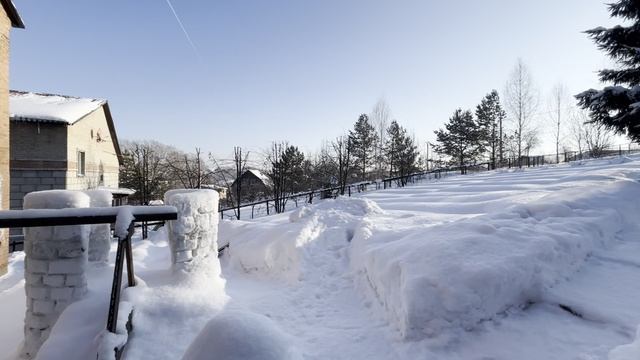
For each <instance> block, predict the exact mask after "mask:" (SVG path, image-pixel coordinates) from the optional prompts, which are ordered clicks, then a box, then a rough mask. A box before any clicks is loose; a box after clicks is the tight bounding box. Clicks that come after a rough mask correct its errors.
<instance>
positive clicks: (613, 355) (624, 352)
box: [609, 327, 640, 360]
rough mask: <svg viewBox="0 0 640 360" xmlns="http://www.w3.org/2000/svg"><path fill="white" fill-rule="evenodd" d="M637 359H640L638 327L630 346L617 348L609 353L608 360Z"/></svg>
mask: <svg viewBox="0 0 640 360" xmlns="http://www.w3.org/2000/svg"><path fill="white" fill-rule="evenodd" d="M638 359H640V327H638V331H637V332H636V339H635V340H634V341H633V342H632V343H631V344H627V345H622V346H618V347H616V348H614V349H613V350H611V351H610V352H609V360H638Z"/></svg>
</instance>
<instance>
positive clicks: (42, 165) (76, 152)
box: [9, 91, 122, 209]
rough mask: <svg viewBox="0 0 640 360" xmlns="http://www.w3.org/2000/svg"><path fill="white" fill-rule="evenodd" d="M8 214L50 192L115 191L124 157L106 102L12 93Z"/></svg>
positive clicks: (10, 101)
mask: <svg viewBox="0 0 640 360" xmlns="http://www.w3.org/2000/svg"><path fill="white" fill-rule="evenodd" d="M9 104H10V119H11V121H10V133H11V135H10V139H11V140H10V143H11V151H10V158H11V159H10V167H11V197H10V200H11V209H21V208H22V199H23V197H24V195H25V194H26V193H28V192H31V191H38V190H50V189H69V190H84V189H93V188H106V189H113V190H114V191H113V192H114V193H115V195H119V192H118V191H117V190H116V189H117V188H118V174H119V168H120V164H121V163H122V154H121V153H120V146H119V144H118V137H117V136H116V131H115V127H114V125H113V119H112V117H111V112H110V110H109V104H108V103H107V101H105V100H99V99H87V98H79V97H72V96H64V95H54V94H40V93H31V92H23V91H11V92H10V96H9Z"/></svg>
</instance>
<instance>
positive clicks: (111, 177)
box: [67, 107, 119, 190]
mask: <svg viewBox="0 0 640 360" xmlns="http://www.w3.org/2000/svg"><path fill="white" fill-rule="evenodd" d="M67 129H68V135H67V142H68V143H67V162H68V172H67V189H70V190H84V189H91V188H95V187H96V186H98V185H99V184H98V182H99V174H100V165H101V164H102V170H103V174H104V186H107V187H112V188H117V187H118V172H119V164H118V156H117V155H116V150H115V147H114V145H113V141H112V139H111V134H110V133H109V126H108V125H107V117H106V115H105V112H104V109H103V108H102V107H100V108H98V109H96V110H95V111H94V112H92V113H91V114H89V115H87V116H86V117H84V118H83V119H81V120H79V121H77V122H76V123H75V124H73V125H71V126H69V127H68V128H67ZM78 151H84V153H85V175H84V176H78V171H77V169H78V162H77V158H78V154H77V153H78Z"/></svg>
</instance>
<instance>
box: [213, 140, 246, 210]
mask: <svg viewBox="0 0 640 360" xmlns="http://www.w3.org/2000/svg"><path fill="white" fill-rule="evenodd" d="M209 159H210V160H211V161H212V162H213V164H214V166H215V170H214V172H213V173H212V178H213V180H214V181H215V182H216V184H217V185H219V186H223V187H224V188H225V189H226V190H227V198H226V200H225V201H226V203H227V204H228V205H230V206H232V207H233V209H234V210H233V213H234V214H233V215H234V217H235V218H236V219H238V220H240V208H241V204H242V195H243V188H242V174H244V172H245V171H246V170H247V162H248V160H249V152H248V151H247V152H243V151H242V148H241V147H239V146H236V147H234V148H233V159H231V160H227V161H225V160H218V159H216V158H215V157H213V156H212V155H211V154H209Z"/></svg>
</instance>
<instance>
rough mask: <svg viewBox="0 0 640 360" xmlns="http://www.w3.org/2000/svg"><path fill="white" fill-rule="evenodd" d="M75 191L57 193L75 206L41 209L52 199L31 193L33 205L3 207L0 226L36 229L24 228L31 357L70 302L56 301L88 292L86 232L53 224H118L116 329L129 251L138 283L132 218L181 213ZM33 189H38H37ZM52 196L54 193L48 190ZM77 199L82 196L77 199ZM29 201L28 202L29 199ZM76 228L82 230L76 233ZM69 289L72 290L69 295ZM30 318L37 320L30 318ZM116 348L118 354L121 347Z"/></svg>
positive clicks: (112, 322)
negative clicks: (95, 204) (115, 203)
mask: <svg viewBox="0 0 640 360" xmlns="http://www.w3.org/2000/svg"><path fill="white" fill-rule="evenodd" d="M72 193H76V192H71V191H59V192H58V193H56V194H55V196H57V197H58V199H61V198H65V200H67V203H66V204H67V206H75V208H62V209H51V208H49V209H38V208H37V207H51V203H50V202H48V200H47V197H46V196H40V197H38V196H32V197H33V198H35V199H36V200H38V201H32V202H34V204H33V206H31V207H32V209H27V210H6V211H0V228H16V227H21V228H34V229H33V233H30V232H28V233H27V234H26V239H27V243H28V244H26V245H27V246H26V250H27V251H26V252H27V260H26V263H25V265H26V266H25V281H26V284H25V288H28V289H29V291H28V292H27V303H28V304H27V318H26V319H25V348H24V350H23V352H24V355H25V356H27V357H33V356H35V354H36V353H37V351H38V349H39V347H40V345H41V344H42V343H43V342H44V340H46V337H48V334H49V332H50V330H51V328H52V326H53V324H54V323H55V320H56V319H57V317H58V316H59V315H60V313H61V312H62V311H63V310H64V308H65V307H66V306H58V305H59V304H58V303H60V305H68V304H69V303H70V302H72V301H74V300H78V299H79V298H80V297H81V296H82V295H83V294H84V293H85V292H86V278H85V275H84V268H85V265H84V264H86V262H87V246H86V245H87V243H88V237H87V235H86V233H85V232H83V231H82V228H79V229H74V228H73V227H67V228H60V229H61V230H60V231H57V230H50V227H57V226H73V225H78V226H82V225H89V224H92V225H93V224H115V235H116V237H118V248H117V252H116V260H115V267H114V273H113V282H112V288H111V298H110V302H109V313H108V319H107V324H106V328H107V330H108V331H109V332H111V333H114V334H115V333H116V328H117V319H118V309H119V304H120V291H121V286H122V272H123V270H124V269H123V266H124V258H125V257H126V259H127V280H128V286H135V284H136V282H135V276H134V270H133V254H132V250H131V236H132V234H133V231H134V223H135V222H141V221H166V220H176V219H177V217H178V215H177V209H176V208H175V207H173V206H119V207H111V208H90V207H85V206H88V204H89V202H88V197H86V195H84V196H85V197H86V198H84V199H80V197H78V195H77V194H72ZM32 194H33V195H37V194H38V193H32ZM32 194H30V195H29V196H31V195H32ZM49 196H51V195H50V194H49ZM77 199H80V200H81V201H76V200H77ZM85 200H87V201H85ZM84 202H86V204H84ZM76 203H77V204H76ZM26 204H27V202H25V205H26ZM29 230H31V229H29ZM76 230H78V231H77V233H76ZM36 255H39V256H36ZM40 255H41V256H40ZM71 280H74V281H71ZM58 283H60V284H58ZM76 288H77V289H76ZM66 293H70V294H69V295H68V296H67V295H66ZM76 293H77V294H76ZM63 295H64V296H63ZM76 295H78V296H76ZM61 296H62V297H61ZM32 320H33V321H35V323H33V324H31V323H27V322H30V321H32ZM28 331H31V332H33V334H32V333H31V332H30V333H28V334H27V332H28ZM30 337H31V340H30ZM27 342H29V344H27ZM113 350H114V351H115V355H116V358H118V357H119V355H120V354H121V351H122V347H120V348H115V349H113Z"/></svg>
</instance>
